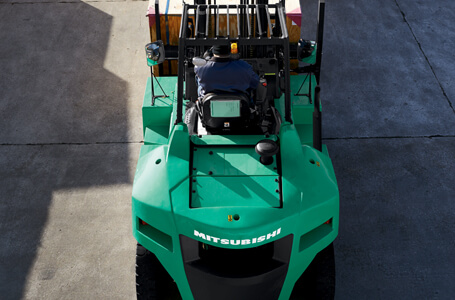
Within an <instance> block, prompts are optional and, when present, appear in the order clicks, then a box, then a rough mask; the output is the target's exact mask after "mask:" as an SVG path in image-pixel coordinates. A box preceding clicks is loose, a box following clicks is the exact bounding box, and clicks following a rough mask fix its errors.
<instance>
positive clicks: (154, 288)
mask: <svg viewBox="0 0 455 300" xmlns="http://www.w3.org/2000/svg"><path fill="white" fill-rule="evenodd" d="M136 294H137V299H139V300H168V299H169V300H170V299H181V297H180V294H179V292H178V288H177V285H176V284H175V282H174V281H173V280H172V277H171V276H170V275H169V273H168V272H167V271H166V269H164V267H163V266H162V265H161V263H160V261H159V260H158V258H156V256H155V255H154V254H153V253H151V252H150V251H148V250H147V249H145V248H144V247H143V246H142V245H140V244H137V249H136Z"/></svg>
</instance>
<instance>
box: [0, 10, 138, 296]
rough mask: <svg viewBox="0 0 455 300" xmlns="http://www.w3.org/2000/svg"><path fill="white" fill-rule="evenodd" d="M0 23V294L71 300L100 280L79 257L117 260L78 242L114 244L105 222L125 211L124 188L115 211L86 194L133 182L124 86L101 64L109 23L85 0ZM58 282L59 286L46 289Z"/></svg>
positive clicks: (9, 14)
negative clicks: (85, 237) (80, 288)
mask: <svg viewBox="0 0 455 300" xmlns="http://www.w3.org/2000/svg"><path fill="white" fill-rule="evenodd" d="M0 18H1V20H2V21H1V23H0V40H1V41H2V42H1V46H0V70H1V72H0V99H1V101H0V107H1V111H2V115H3V117H2V118H1V119H0V128H2V130H1V131H0V143H1V144H2V145H3V146H2V147H0V157H1V159H0V186H1V188H0V192H1V203H0V220H1V222H0V238H1V244H2V246H1V247H0V295H2V299H20V298H22V297H25V292H26V289H28V291H27V294H28V296H27V298H43V299H44V298H47V299H49V298H56V296H55V295H52V290H53V289H54V290H57V291H58V290H60V292H62V291H63V294H65V295H67V296H68V297H70V295H71V294H72V293H76V294H73V296H74V295H77V291H76V289H77V286H78V285H77V284H74V283H75V282H79V283H84V282H90V281H102V280H103V277H101V276H100V274H96V275H95V274H92V273H86V270H87V269H93V270H94V271H93V272H95V271H97V272H99V271H100V270H99V268H95V267H96V266H91V267H90V268H89V267H87V266H85V265H82V264H83V263H82V264H81V260H79V259H78V258H80V257H86V256H87V255H93V256H96V255H98V256H99V257H100V259H98V260H95V261H97V262H98V263H99V264H103V263H105V260H106V259H107V257H106V255H109V256H110V259H113V258H114V259H115V258H116V256H115V253H114V252H115V250H112V249H102V246H103V247H104V246H106V243H105V242H104V245H103V244H102V243H98V244H96V243H94V244H90V245H84V244H83V243H84V241H83V240H82V239H80V237H81V236H83V235H88V236H90V235H92V237H93V238H94V239H103V237H104V239H105V240H110V242H108V244H107V245H112V243H114V242H117V243H118V242H120V241H118V240H116V235H115V234H113V233H115V228H114V229H112V228H108V227H107V226H106V224H107V223H103V222H104V221H106V222H108V221H109V219H110V217H112V214H113V215H114V217H115V212H116V211H117V210H118V209H120V208H121V209H129V201H130V198H129V188H128V189H127V190H126V193H125V191H120V193H121V194H123V193H125V196H126V197H127V198H126V199H125V201H126V202H125V201H122V202H121V203H120V204H121V206H120V207H119V208H115V207H114V206H116V205H117V206H118V205H119V203H118V201H117V199H116V198H115V197H118V194H117V195H115V194H114V195H113V194H109V193H106V192H98V193H91V192H90V190H93V189H96V188H98V187H103V186H108V185H121V184H130V183H131V178H130V174H129V171H128V170H129V163H130V162H129V149H128V145H127V144H126V143H121V142H125V141H126V140H127V131H128V126H127V125H128V123H127V97H128V92H127V83H126V82H125V81H123V80H121V79H120V78H118V77H117V76H115V75H113V74H112V73H110V72H109V71H107V70H106V69H105V68H104V66H103V64H104V62H105V55H106V51H107V47H108V42H109V38H110V36H111V23H112V16H110V15H108V14H106V13H104V12H102V11H100V10H98V9H96V8H94V7H93V6H91V5H88V4H86V3H83V2H79V3H71V4H69V3H30V4H14V5H12V4H5V3H4V4H1V5H0ZM109 142H120V143H116V144H113V145H109V144H103V143H109ZM79 143H80V145H78V144H79ZM99 143H101V144H99ZM30 144H31V145H34V146H30ZM26 145H29V146H26ZM134 151H138V149H135V150H134ZM78 193H79V194H78ZM87 197H93V199H87ZM109 197H111V198H109ZM51 211H52V212H51ZM51 213H52V214H54V215H55V216H51V215H50V214H51ZM109 214H111V216H109ZM49 223H52V226H51V227H49V228H50V229H46V231H44V229H45V228H48V227H47V225H48V224H49ZM81 223H82V224H85V225H86V228H85V229H84V228H80V226H79V225H80V224H81ZM128 225H129V224H128ZM124 227H125V226H122V228H124ZM128 233H129V232H128ZM109 234H112V239H106V235H109ZM50 235H51V236H50ZM44 236H47V241H45V242H43V240H44V239H43V237H44ZM112 246H114V245H112ZM112 248H114V247H112ZM43 251H47V252H48V254H47V256H46V257H45V258H44V259H43V260H40V261H39V262H37V255H38V253H40V252H43ZM103 257H104V259H103ZM82 261H83V260H82ZM29 277H36V278H35V279H36V282H35V283H34V284H32V285H30V284H29V283H27V280H28V279H30V278H29ZM57 277H60V279H59V280H60V281H59V284H55V283H54V285H53V286H50V287H49V286H48V285H46V281H50V280H52V279H55V278H57ZM110 280H111V281H112V280H113V281H114V282H115V276H114V278H110ZM69 282H72V284H68V283H69ZM27 285H29V286H28V287H27ZM113 289H114V290H115V288H113ZM98 292H100V291H98ZM101 292H102V291H101ZM86 293H87V295H86V296H88V297H87V298H86V299H89V298H90V295H92V296H93V295H96V294H95V293H94V291H87V292H86ZM79 295H81V294H80V292H79ZM82 298H84V297H82ZM82 298H80V299H82Z"/></svg>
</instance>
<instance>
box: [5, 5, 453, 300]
mask: <svg viewBox="0 0 455 300" xmlns="http://www.w3.org/2000/svg"><path fill="white" fill-rule="evenodd" d="M302 2H303V4H304V13H303V15H304V18H303V23H304V25H306V26H307V27H306V28H310V29H311V28H312V27H314V26H313V23H314V16H315V13H316V6H315V1H314V0H313V1H310V0H302ZM307 2H311V3H307ZM147 5H148V3H147V2H142V1H94V2H91V1H86V2H81V1H76V0H70V1H64V2H62V1H58V0H51V1H36V0H23V1H12V0H11V1H10V0H6V1H5V0H3V1H1V2H0V41H1V44H0V107H1V114H2V118H1V119H0V128H1V130H0V295H1V296H0V298H1V299H135V282H134V256H135V241H134V239H133V237H132V235H131V224H130V223H131V220H130V218H131V216H130V195H131V185H132V180H133V175H134V170H135V165H136V161H137V158H138V155H139V148H140V146H141V141H142V136H141V134H142V129H141V115H140V114H141V103H142V93H143V91H144V85H145V79H146V77H147V76H148V74H149V73H148V72H149V70H148V68H147V67H146V64H145V58H144V50H143V47H144V44H145V43H146V42H147V41H148V40H149V36H148V20H147V18H145V12H146V8H147ZM306 8H308V9H306ZM326 12H327V13H326V27H325V28H326V35H325V41H324V58H323V73H322V79H321V86H322V97H323V101H324V102H323V106H324V114H323V135H324V138H325V143H327V144H328V146H329V151H330V153H331V156H332V159H333V163H334V166H335V172H336V174H337V178H338V182H339V187H340V196H341V217H340V234H339V237H338V238H337V240H336V242H335V249H336V259H337V292H336V299H453V297H454V295H455V286H454V285H453V284H452V283H453V282H455V256H454V255H453V249H454V246H455V201H454V200H455V184H454V182H455V181H454V174H455V160H454V158H455V111H454V105H455V103H454V101H455V83H454V80H453V78H455V69H454V68H453V66H454V65H455V54H454V53H455V52H454V51H453V49H455V22H453V20H455V2H454V1H451V0H440V1H437V2H435V1H432V0H369V1H353V0H336V1H328V0H327V11H326ZM309 16H311V17H309ZM309 32H310V31H309V29H305V30H304V31H303V35H304V36H305V37H310V38H313V37H312V36H311V34H310V33H309Z"/></svg>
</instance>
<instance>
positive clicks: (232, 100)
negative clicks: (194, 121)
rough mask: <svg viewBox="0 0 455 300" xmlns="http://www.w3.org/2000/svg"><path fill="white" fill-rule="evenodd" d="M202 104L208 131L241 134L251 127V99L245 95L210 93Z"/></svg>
mask: <svg viewBox="0 0 455 300" xmlns="http://www.w3.org/2000/svg"><path fill="white" fill-rule="evenodd" d="M200 102H201V103H200V108H201V117H202V124H203V125H204V126H205V128H206V129H207V131H210V132H217V131H222V132H239V131H242V130H245V129H246V128H247V127H248V125H249V122H250V114H251V111H250V106H249V103H250V99H249V97H248V96H247V95H246V94H244V93H209V94H207V95H205V96H204V97H203V98H202V100H201V101H200Z"/></svg>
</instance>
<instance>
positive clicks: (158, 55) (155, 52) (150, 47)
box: [145, 40, 166, 67]
mask: <svg viewBox="0 0 455 300" xmlns="http://www.w3.org/2000/svg"><path fill="white" fill-rule="evenodd" d="M145 53H146V55H147V65H148V66H149V67H151V66H154V65H159V64H161V63H162V62H163V61H164V59H165V58H166V57H165V54H164V44H163V41H161V40H159V41H156V42H153V43H148V44H147V45H145Z"/></svg>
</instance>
